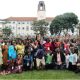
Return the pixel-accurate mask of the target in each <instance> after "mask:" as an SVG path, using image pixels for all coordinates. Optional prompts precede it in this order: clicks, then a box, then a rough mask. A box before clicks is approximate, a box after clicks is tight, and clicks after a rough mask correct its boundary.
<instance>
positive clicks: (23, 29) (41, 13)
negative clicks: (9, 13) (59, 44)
mask: <svg viewBox="0 0 80 80" xmlns="http://www.w3.org/2000/svg"><path fill="white" fill-rule="evenodd" d="M42 19H46V21H48V22H49V23H51V21H52V20H53V18H52V17H46V9H45V3H44V1H39V4H38V10H37V17H9V18H7V19H4V20H3V21H4V24H2V28H4V27H10V28H11V29H12V32H13V35H14V36H18V35H21V36H26V35H34V31H33V28H32V23H33V21H35V20H42Z"/></svg>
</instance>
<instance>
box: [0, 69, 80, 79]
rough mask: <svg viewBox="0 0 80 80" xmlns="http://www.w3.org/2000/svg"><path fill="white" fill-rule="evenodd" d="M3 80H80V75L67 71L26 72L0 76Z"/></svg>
mask: <svg viewBox="0 0 80 80" xmlns="http://www.w3.org/2000/svg"><path fill="white" fill-rule="evenodd" d="M0 79H1V80H4V79H6V80H9V79H10V80H11V79H13V80H16V79H19V80H22V79H26V80H28V79H36V80H37V79H61V80H65V79H68V80H71V79H72V80H73V79H76V80H77V79H79V80H80V73H78V74H75V73H74V72H71V71H67V70H64V71H63V70H62V71H61V70H43V71H36V70H34V71H26V72H23V73H21V74H9V75H0Z"/></svg>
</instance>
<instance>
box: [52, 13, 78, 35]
mask: <svg viewBox="0 0 80 80" xmlns="http://www.w3.org/2000/svg"><path fill="white" fill-rule="evenodd" d="M77 24H78V17H77V15H75V14H74V13H64V14H63V15H59V16H56V17H55V18H54V20H53V21H52V23H51V25H50V32H51V34H53V33H55V34H58V33H60V32H61V31H62V30H67V31H68V30H69V29H70V30H71V31H72V32H74V28H75V27H76V25H77Z"/></svg>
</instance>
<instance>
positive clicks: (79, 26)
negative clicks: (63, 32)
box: [77, 23, 80, 36]
mask: <svg viewBox="0 0 80 80" xmlns="http://www.w3.org/2000/svg"><path fill="white" fill-rule="evenodd" d="M77 29H78V30H79V36H80V23H78V25H77Z"/></svg>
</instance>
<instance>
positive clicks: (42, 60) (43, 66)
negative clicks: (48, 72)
mask: <svg viewBox="0 0 80 80" xmlns="http://www.w3.org/2000/svg"><path fill="white" fill-rule="evenodd" d="M41 64H42V68H43V69H44V68H45V59H41Z"/></svg>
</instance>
